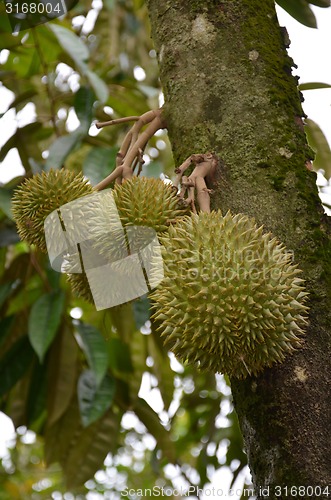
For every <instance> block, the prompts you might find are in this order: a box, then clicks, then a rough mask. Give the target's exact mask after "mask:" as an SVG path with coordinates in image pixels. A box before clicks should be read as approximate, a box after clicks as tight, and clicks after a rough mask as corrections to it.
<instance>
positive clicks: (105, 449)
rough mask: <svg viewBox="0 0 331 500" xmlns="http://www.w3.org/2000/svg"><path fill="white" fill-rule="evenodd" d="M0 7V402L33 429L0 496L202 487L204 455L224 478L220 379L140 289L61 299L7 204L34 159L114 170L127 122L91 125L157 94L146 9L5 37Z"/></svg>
mask: <svg viewBox="0 0 331 500" xmlns="http://www.w3.org/2000/svg"><path fill="white" fill-rule="evenodd" d="M279 3H280V2H279ZM282 3H284V2H282ZM300 3H305V4H307V8H308V9H309V6H308V2H304V1H303V0H302V2H299V1H298V2H295V1H294V0H291V1H290V0H287V2H286V5H287V7H288V10H289V9H290V5H293V6H295V8H294V7H293V9H292V13H294V14H295V13H296V14H297V15H296V17H298V5H299V4H300ZM310 3H313V4H317V2H310ZM321 4H323V5H321ZM319 5H320V6H325V5H324V1H323V0H320V1H319ZM4 9H5V6H4V3H1V4H0V49H1V58H2V61H3V64H2V67H1V80H2V84H3V86H4V87H5V88H6V89H8V90H9V91H11V92H12V94H11V95H12V100H11V103H10V104H9V105H8V108H7V110H6V111H5V112H4V113H3V117H4V119H6V117H7V118H8V116H14V117H15V116H16V117H17V118H20V117H22V116H24V113H28V114H29V120H28V123H25V122H23V123H22V124H21V125H20V124H19V122H18V126H17V129H16V131H15V132H14V133H13V135H11V136H10V137H9V138H8V140H7V141H6V143H5V144H4V146H3V147H2V150H1V152H0V161H3V160H4V159H5V157H6V156H7V154H8V152H10V151H11V150H12V149H14V148H16V149H17V151H18V154H19V157H20V160H21V163H22V165H23V167H24V170H25V174H24V176H20V177H18V178H14V179H13V180H12V181H10V182H9V183H8V184H7V185H4V186H1V188H0V277H1V284H0V308H1V310H0V314H1V316H0V344H1V351H0V397H1V399H0V409H1V410H2V411H3V412H5V413H6V414H7V415H9V416H10V417H11V418H12V420H13V422H14V425H15V427H16V428H17V429H22V426H23V428H28V429H32V430H33V431H34V432H35V433H36V434H37V435H38V438H37V441H36V442H35V443H33V444H32V445H31V446H30V445H29V446H30V447H29V446H28V445H26V444H24V442H22V439H21V438H20V437H19V436H20V432H21V431H20V432H19V434H18V438H17V446H16V448H14V449H12V450H11V452H10V453H11V458H10V459H9V458H7V465H6V461H3V462H2V470H1V475H0V483H1V488H2V490H3V491H4V492H5V493H3V495H6V494H7V492H8V494H9V495H10V496H11V498H22V499H24V498H49V496H50V494H51V492H52V491H54V490H57V491H61V492H64V491H65V490H66V488H69V489H70V490H71V491H73V492H75V493H76V492H80V491H83V492H84V494H85V493H86V492H87V491H88V490H90V491H101V492H102V491H104V490H107V491H111V492H114V494H117V495H118V498H119V496H120V494H119V492H120V490H121V489H124V488H125V487H126V486H128V487H130V488H138V487H140V488H141V487H146V488H147V487H149V488H152V487H153V485H154V484H159V485H163V486H165V487H166V486H174V485H176V484H178V482H179V483H180V484H183V485H185V486H186V487H187V486H189V485H196V486H198V487H199V488H202V487H203V486H204V485H206V484H207V483H208V482H209V481H210V480H211V478H212V476H213V473H214V471H216V470H217V469H219V468H220V466H231V468H232V471H233V482H234V481H235V480H236V479H237V478H238V475H239V474H240V473H242V472H243V471H245V465H246V457H245V455H244V453H243V450H242V439H241V436H240V432H239V428H238V425H237V420H236V417H235V415H234V412H233V409H232V406H231V402H230V390H229V387H228V384H227V383H226V381H225V380H224V378H223V377H220V376H215V375H212V374H208V373H207V374H202V373H198V372H196V371H194V370H193V369H192V368H190V367H183V366H181V365H179V363H177V362H175V360H174V359H173V357H171V356H169V355H168V353H167V352H166V350H165V349H164V348H163V346H162V342H161V340H160V337H159V335H158V333H157V330H156V328H154V325H151V323H150V320H149V303H148V300H146V299H145V298H143V299H141V300H139V301H136V302H135V303H134V304H125V305H123V306H119V307H116V308H113V309H110V310H107V311H102V312H96V311H95V309H94V307H93V306H92V305H90V304H88V303H86V302H84V301H83V300H82V299H80V298H77V297H75V296H74V295H73V294H72V292H71V289H70V286H69V284H68V283H67V281H66V280H65V278H64V276H62V275H60V274H59V273H56V272H55V271H54V270H52V269H51V267H50V265H49V262H48V258H47V257H46V256H45V255H43V254H41V253H40V252H39V251H38V250H37V249H36V248H34V247H32V246H31V247H29V246H27V244H26V243H23V242H20V241H19V238H18V235H17V232H16V227H15V224H14V221H13V216H12V212H11V197H12V193H13V190H14V189H15V187H16V186H18V185H19V184H20V183H21V182H22V180H23V179H22V177H25V176H26V177H30V176H31V175H32V174H35V173H38V172H40V171H43V170H44V171H49V170H50V168H54V169H59V168H61V167H62V166H64V167H65V168H66V169H68V170H70V171H73V172H76V173H79V172H83V174H84V175H86V176H87V177H88V178H89V179H90V181H91V183H92V184H93V185H95V184H97V183H98V182H99V181H100V180H102V179H103V178H104V177H105V176H106V175H108V174H109V173H110V171H111V170H112V168H113V167H114V159H115V156H116V152H117V148H116V145H117V144H119V143H120V141H121V139H123V137H124V135H125V132H126V130H127V126H126V125H125V124H124V125H121V126H117V127H115V128H113V127H108V128H104V129H102V130H101V131H99V133H97V130H96V128H95V127H94V126H93V125H91V124H92V122H93V121H95V120H98V121H103V120H108V119H109V116H111V117H114V118H116V117H122V116H130V115H140V114H142V113H144V112H145V111H147V110H148V109H151V108H156V107H158V106H159V96H160V88H159V83H158V72H157V65H156V58H155V56H156V55H155V51H154V50H153V47H152V43H151V40H150V35H149V26H148V22H147V11H146V6H145V5H144V2H143V1H141V0H132V1H125V0H118V1H112V0H104V2H103V4H102V2H101V1H100V0H99V1H97V0H94V1H93V2H91V1H90V0H83V1H81V2H78V3H77V5H76V6H75V7H74V8H73V9H72V10H71V11H70V12H69V13H68V15H67V16H66V17H65V18H64V19H61V20H55V21H53V22H51V23H48V24H45V25H39V26H37V27H35V28H33V29H31V30H28V31H23V32H21V33H18V34H16V35H15V36H14V35H12V33H11V27H10V25H9V22H8V19H7V17H6V15H5V11H4ZM305 12H306V11H305ZM294 14H293V15H294ZM299 17H300V16H299ZM301 18H302V19H305V24H307V23H311V24H312V23H313V21H312V19H311V17H310V18H309V19H308V17H307V13H305V14H303V17H302V16H301ZM137 41H139V43H137ZM135 75H136V77H135ZM140 75H142V76H144V80H143V81H141V80H140V78H141V77H140ZM167 144H168V141H167V137H166V133H165V132H162V133H160V134H158V135H157V137H154V138H153V139H152V141H151V142H150V145H149V147H148V149H147V150H146V159H147V160H151V162H150V163H148V162H146V165H144V167H143V174H144V175H146V176H154V177H158V176H159V174H160V173H161V172H164V173H165V174H169V175H170V167H171V163H172V159H171V154H170V152H169V148H168V147H167ZM77 316H79V319H77ZM75 318H76V319H75ZM141 385H142V386H143V387H145V391H141V390H140V387H141ZM146 387H147V388H146ZM146 400H147V402H146ZM22 432H23V431H22ZM23 434H24V432H23ZM41 442H42V443H43V445H44V457H45V463H46V464H47V465H48V466H50V468H49V469H48V470H47V471H46V470H45V463H44V461H43V459H42V455H41V444H40V443H41ZM27 447H28V448H27ZM27 457H28V458H27ZM33 457H37V459H35V458H33ZM32 458H33V459H32ZM105 459H106V461H105V465H104V468H103V472H101V473H100V472H97V471H98V470H99V469H102V467H103V462H104V460H105ZM59 464H60V465H61V467H62V470H63V472H64V476H65V482H66V484H63V481H62V478H61V473H60V469H59ZM220 464H221V465H220ZM96 472H97V473H96ZM95 473H96V475H95V476H94V474H95ZM93 476H94V479H93V480H91V478H93ZM45 478H46V479H48V482H47V481H46V483H43V482H42V479H45ZM86 481H87V482H86ZM84 483H85V486H84ZM1 494H2V493H1ZM77 494H78V493H77ZM15 495H16V496H15ZM1 498H2V497H1V496H0V499H1ZM3 498H5V496H3ZM77 498H79V497H77ZM114 498H115V497H114Z"/></svg>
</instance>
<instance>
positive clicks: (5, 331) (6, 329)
mask: <svg viewBox="0 0 331 500" xmlns="http://www.w3.org/2000/svg"><path fill="white" fill-rule="evenodd" d="M14 323H15V316H14V315H12V316H6V317H5V318H3V319H2V320H1V321H0V347H1V345H2V344H3V343H4V342H5V340H6V339H7V337H8V335H9V334H10V331H11V329H12V327H13V325H14Z"/></svg>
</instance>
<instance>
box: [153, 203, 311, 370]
mask: <svg viewBox="0 0 331 500" xmlns="http://www.w3.org/2000/svg"><path fill="white" fill-rule="evenodd" d="M161 243H162V244H163V255H162V258H163V265H164V276H165V277H164V280H163V281H162V283H161V284H160V285H159V286H158V288H156V289H155V290H154V291H153V292H152V294H151V298H152V301H153V308H154V311H155V312H154V314H153V317H154V319H155V320H156V321H157V322H159V323H160V326H159V329H160V331H161V336H162V337H163V340H164V343H165V345H166V347H168V348H169V349H170V350H172V351H173V352H174V354H175V355H176V356H177V357H178V358H179V359H180V360H182V361H187V362H188V363H192V364H195V365H196V366H198V367H200V368H201V369H207V370H211V371H213V372H221V373H225V374H228V375H230V376H233V377H238V378H244V377H246V376H248V375H256V374H257V373H258V372H260V371H261V370H262V369H263V368H264V367H267V366H271V365H272V364H273V363H275V362H282V361H283V360H284V358H285V355H286V354H288V353H291V352H293V350H294V349H295V348H297V347H299V346H300V345H301V343H302V335H303V333H304V332H303V327H304V325H305V324H306V323H307V321H306V316H307V310H308V308H307V307H306V305H305V299H306V295H307V293H306V292H305V289H304V286H303V280H302V279H300V278H299V277H298V276H297V275H298V273H300V271H299V270H298V269H297V268H296V265H294V264H293V263H292V262H291V256H290V254H289V253H288V252H287V251H286V249H285V247H284V245H283V244H281V243H279V242H278V241H277V240H276V239H275V238H273V237H272V235H271V234H270V233H268V234H263V228H262V227H259V228H258V227H257V226H256V224H255V222H254V220H253V219H251V218H249V217H247V216H245V215H242V214H237V215H235V216H233V215H232V214H231V213H230V212H228V213H227V214H226V215H225V216H223V215H222V214H221V213H220V212H219V211H218V212H212V213H211V214H208V213H200V214H199V215H192V216H191V217H189V216H186V217H184V218H182V219H181V220H180V221H179V222H178V223H177V224H176V225H174V226H172V227H170V229H169V232H168V234H167V235H165V236H164V237H162V238H161Z"/></svg>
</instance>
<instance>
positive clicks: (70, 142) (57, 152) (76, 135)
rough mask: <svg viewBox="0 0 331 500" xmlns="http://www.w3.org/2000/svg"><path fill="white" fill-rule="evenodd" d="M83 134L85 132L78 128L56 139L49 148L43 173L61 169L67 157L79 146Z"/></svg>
mask: <svg viewBox="0 0 331 500" xmlns="http://www.w3.org/2000/svg"><path fill="white" fill-rule="evenodd" d="M85 134H86V133H85V131H84V130H83V129H81V128H80V127H79V128H78V129H76V130H75V131H74V132H72V133H71V134H68V135H64V136H63V137H59V138H58V139H56V140H55V141H54V142H53V144H52V145H51V147H50V148H49V155H48V158H47V160H46V164H45V171H46V172H48V171H49V170H50V169H51V168H61V167H62V166H63V164H64V161H65V159H66V158H67V156H69V154H70V153H71V152H72V151H73V150H74V149H75V148H77V147H78V146H79V145H80V143H81V142H82V139H83V137H84V136H85Z"/></svg>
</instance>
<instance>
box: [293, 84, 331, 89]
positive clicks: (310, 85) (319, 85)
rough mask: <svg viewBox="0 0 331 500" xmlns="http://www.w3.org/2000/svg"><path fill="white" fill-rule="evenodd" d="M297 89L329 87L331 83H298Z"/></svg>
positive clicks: (330, 87)
mask: <svg viewBox="0 0 331 500" xmlns="http://www.w3.org/2000/svg"><path fill="white" fill-rule="evenodd" d="M298 89H299V90H316V89H331V85H330V84H329V83H323V82H307V83H300V85H298Z"/></svg>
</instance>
